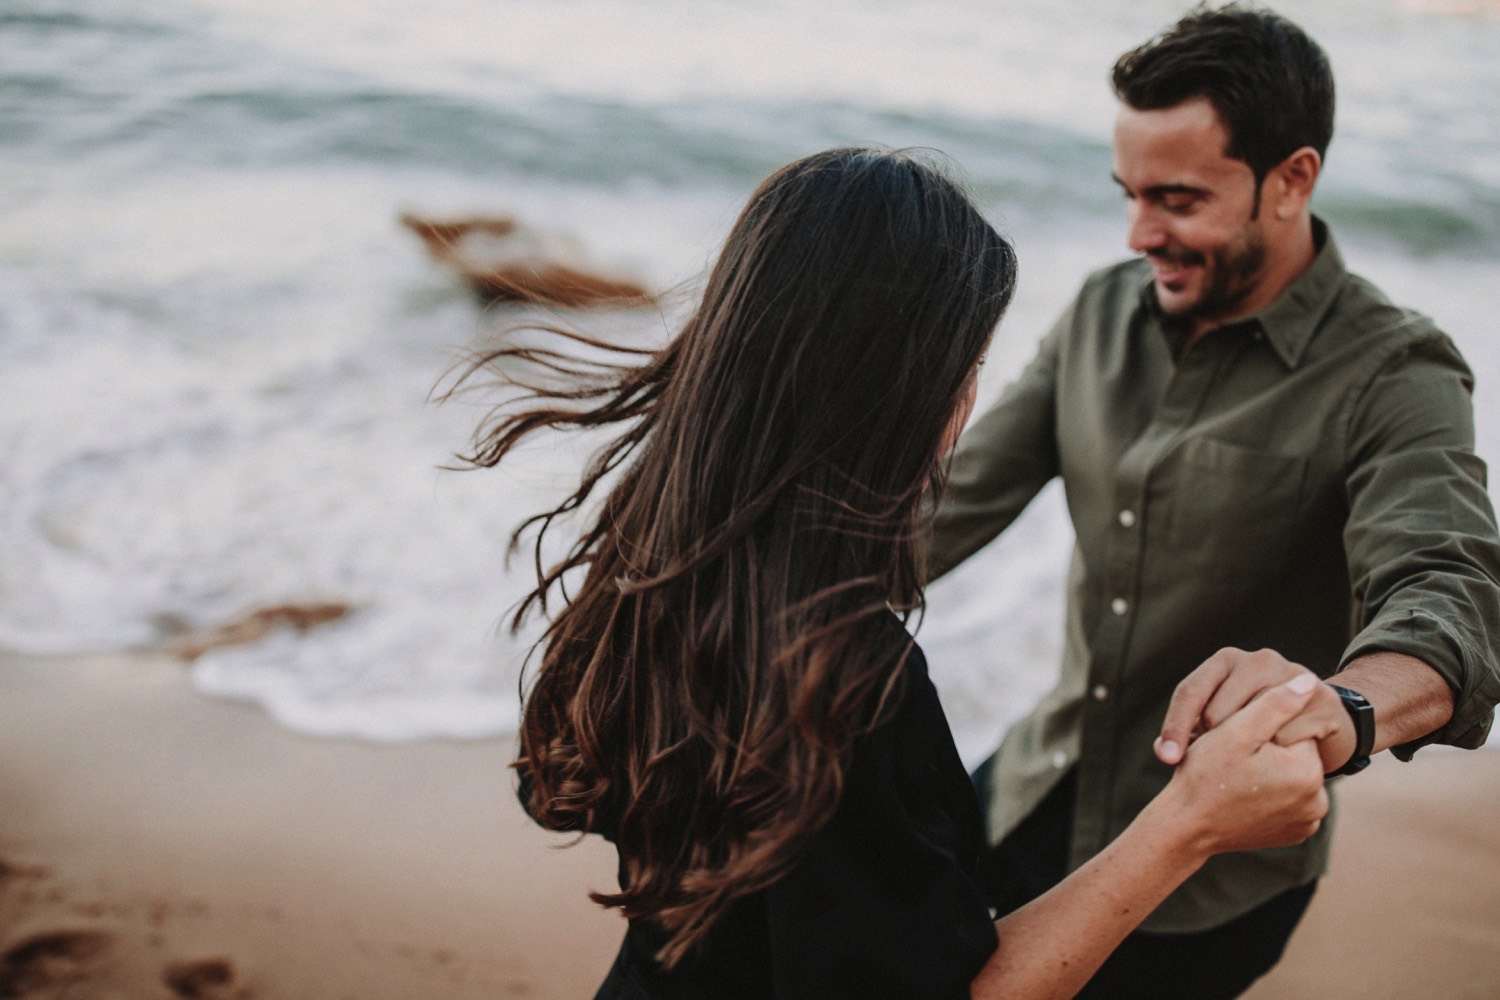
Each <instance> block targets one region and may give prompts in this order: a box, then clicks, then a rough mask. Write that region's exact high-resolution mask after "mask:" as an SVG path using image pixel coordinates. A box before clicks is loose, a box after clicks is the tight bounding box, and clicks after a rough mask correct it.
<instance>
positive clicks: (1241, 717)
mask: <svg viewBox="0 0 1500 1000" xmlns="http://www.w3.org/2000/svg"><path fill="white" fill-rule="evenodd" d="M1316 684H1317V678H1316V677H1314V676H1312V675H1311V674H1307V675H1305V676H1299V677H1297V678H1294V679H1293V680H1292V681H1289V682H1287V683H1286V684H1282V685H1278V686H1277V687H1274V688H1270V689H1268V690H1267V691H1265V692H1264V693H1263V694H1261V695H1260V697H1258V698H1256V699H1255V700H1254V701H1253V702H1251V703H1250V704H1249V705H1247V706H1246V707H1245V708H1244V709H1243V710H1241V711H1240V712H1239V713H1237V714H1236V715H1235V716H1233V717H1231V718H1230V719H1229V720H1228V721H1226V722H1225V723H1224V724H1223V725H1222V726H1220V727H1219V728H1218V729H1215V730H1214V731H1212V732H1210V733H1208V734H1206V735H1204V736H1203V737H1201V738H1200V739H1199V740H1198V741H1197V742H1195V743H1194V744H1193V746H1192V747H1191V748H1190V750H1189V752H1188V755H1187V756H1186V758H1184V760H1183V763H1182V764H1181V766H1179V767H1178V769H1177V772H1176V773H1175V774H1174V775H1173V777H1172V781H1171V783H1170V784H1168V785H1167V787H1166V788H1165V789H1163V790H1162V792H1161V794H1160V795H1158V796H1157V797H1156V798H1155V799H1153V800H1152V801H1151V803H1150V804H1149V805H1148V806H1147V807H1146V808H1145V809H1144V810H1142V811H1141V814H1140V815H1139V816H1137V817H1136V819H1135V822H1133V823H1131V824H1130V826H1129V827H1127V828H1126V829H1125V832H1124V833H1122V834H1120V836H1119V837H1118V838H1116V839H1115V841H1114V842H1113V843H1111V844H1110V845H1109V846H1108V847H1106V848H1105V849H1104V850H1103V851H1102V852H1100V853H1099V854H1098V855H1096V856H1095V857H1094V858H1093V859H1092V860H1090V861H1089V862H1088V863H1087V864H1086V865H1084V866H1083V867H1082V868H1080V869H1078V870H1077V871H1076V872H1074V873H1073V874H1072V875H1070V876H1068V877H1067V878H1066V879H1064V880H1063V881H1062V883H1060V884H1059V885H1057V886H1055V887H1054V888H1053V889H1052V890H1051V891H1049V892H1047V893H1046V894H1045V895H1043V896H1040V897H1038V898H1037V899H1035V900H1033V901H1032V902H1030V903H1028V904H1027V905H1025V906H1023V907H1021V908H1020V909H1018V910H1016V911H1015V912H1014V913H1011V914H1008V915H1007V916H1005V917H1004V918H1003V919H1001V920H1000V921H999V922H998V924H997V925H996V927H997V929H998V931H999V933H1000V947H999V948H998V949H997V950H996V951H995V954H994V955H993V956H992V957H991V958H990V960H989V962H988V963H986V965H985V967H984V968H983V969H982V970H980V973H979V975H978V977H977V978H975V980H974V983H973V986H972V988H971V989H972V996H973V998H974V1000H1001V998H1005V1000H1018V998H1019V1000H1044V998H1052V997H1058V998H1065V997H1071V996H1073V995H1074V994H1076V993H1077V992H1078V991H1079V990H1080V989H1082V988H1083V986H1084V984H1085V983H1087V982H1088V980H1089V978H1090V977H1091V976H1093V974H1094V972H1095V971H1097V970H1098V968H1099V966H1100V965H1101V964H1103V962H1104V960H1105V959H1106V958H1108V957H1109V954H1110V952H1112V951H1114V949H1115V948H1116V946H1118V945H1119V943H1120V942H1121V941H1122V940H1124V938H1125V936H1126V935H1127V934H1129V933H1130V932H1131V931H1133V930H1134V929H1135V928H1136V927H1137V926H1138V925H1139V924H1140V922H1141V921H1142V920H1144V919H1145V918H1146V915H1147V914H1148V913H1150V912H1151V911H1152V910H1153V909H1155V908H1156V906H1157V904H1159V903H1160V902H1161V901H1162V900H1163V899H1165V898H1166V897H1167V896H1168V895H1169V894H1170V893H1171V892H1172V890H1174V889H1176V888H1177V887H1178V886H1179V885H1181V884H1182V883H1183V881H1185V880H1186V879H1187V878H1188V876H1190V875H1192V874H1193V873H1194V872H1196V871H1197V870H1198V869H1199V868H1200V867H1201V866H1202V865H1203V863H1204V862H1205V861H1207V860H1208V859H1209V858H1210V857H1212V856H1213V855H1215V854H1220V853H1223V852H1225V851H1244V850H1254V849H1257V848H1263V847H1280V846H1286V845H1289V844H1296V843H1301V842H1302V841H1304V840H1306V839H1307V838H1308V837H1310V836H1311V835H1312V834H1313V833H1314V832H1315V831H1316V830H1317V829H1318V826H1319V824H1320V823H1321V822H1322V819H1323V816H1324V815H1325V814H1326V813H1327V812H1328V795H1327V793H1326V792H1325V791H1324V790H1323V768H1322V764H1321V762H1320V760H1319V757H1318V751H1317V744H1316V743H1315V742H1314V741H1312V740H1307V741H1304V742H1301V743H1298V744H1295V745H1293V746H1289V747H1281V746H1277V745H1276V744H1275V743H1272V742H1270V740H1271V738H1272V737H1273V736H1274V735H1275V734H1276V732H1277V730H1279V729H1280V728H1281V727H1282V725H1283V724H1285V723H1286V722H1287V721H1288V720H1289V719H1291V718H1292V717H1293V716H1295V715H1296V714H1297V713H1298V712H1299V711H1301V709H1302V706H1303V705H1304V704H1306V702H1307V700H1308V699H1309V697H1311V695H1312V691H1313V689H1314V687H1315V686H1316ZM1210 741H1212V742H1210Z"/></svg>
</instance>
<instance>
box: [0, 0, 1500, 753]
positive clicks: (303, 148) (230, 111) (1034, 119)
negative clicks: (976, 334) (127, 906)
mask: <svg viewBox="0 0 1500 1000" xmlns="http://www.w3.org/2000/svg"><path fill="white" fill-rule="evenodd" d="M1427 6H1429V7H1431V6H1433V5H1427ZM1459 6H1462V5H1459ZM1474 6H1475V7H1476V9H1477V10H1479V11H1480V13H1479V14H1477V15H1475V16H1464V15H1461V14H1449V13H1432V12H1423V11H1422V10H1420V9H1418V8H1417V7H1414V6H1412V5H1406V6H1403V5H1401V4H1398V3H1395V2H1393V0H1363V2H1361V0H1326V2H1321V3H1304V4H1298V5H1295V6H1293V5H1288V6H1287V7H1286V8H1285V9H1286V10H1287V12H1288V13H1290V14H1292V15H1293V16H1294V17H1297V18H1298V19H1299V20H1300V21H1301V22H1302V23H1303V24H1304V25H1305V26H1306V27H1308V28H1309V30H1311V31H1312V32H1313V34H1314V35H1315V36H1317V37H1318V38H1319V39H1320V41H1321V42H1322V43H1323V44H1324V46H1325V47H1326V48H1327V49H1328V51H1329V53H1330V55H1331V56H1332V58H1333V61H1334V65H1335V69H1336V72H1337V74H1338V80H1339V86H1340V111H1339V126H1338V134H1337V136H1336V138H1335V141H1334V146H1333V148H1332V150H1331V152H1330V157H1329V161H1328V168H1327V172H1326V173H1325V175H1324V179H1323V182H1322V184H1321V186H1320V192H1319V195H1318V198H1317V203H1316V204H1317V207H1318V210H1319V211H1320V212H1321V213H1322V214H1324V215H1325V216H1326V217H1327V218H1328V219H1329V220H1330V221H1331V222H1332V223H1333V224H1334V226H1335V228H1336V231H1337V233H1338V234H1339V238H1340V241H1341V244H1342V246H1343V248H1344V251H1345V255H1346V257H1348V258H1349V260H1350V262H1351V266H1352V267H1353V268H1354V269H1355V270H1357V271H1360V272H1362V273H1365V274H1366V275H1367V276H1369V277H1371V278H1373V279H1375V280H1376V281H1377V282H1379V283H1381V284H1382V285H1383V286H1384V287H1385V288H1386V290H1387V291H1388V292H1389V293H1390V294H1391V295H1392V296H1393V297H1394V298H1396V299H1398V300H1400V301H1403V302H1406V303H1409V304H1412V305H1415V306H1417V307H1419V308H1422V309H1423V310H1424V311H1427V312H1429V313H1430V314H1431V315H1433V316H1434V317H1435V318H1436V319H1437V320H1438V321H1439V322H1440V323H1441V324H1442V325H1443V326H1444V327H1445V328H1446V329H1447V330H1448V331H1449V332H1450V333H1451V334H1452V335H1453V336H1454V337H1455V339H1456V340H1457V341H1458V342H1459V344H1460V346H1461V347H1462V348H1463V349H1464V350H1465V352H1466V354H1467V355H1468V357H1469V359H1470V361H1471V362H1472V364H1473V366H1474V368H1475V370H1476V372H1477V374H1478V378H1479V390H1478V394H1477V397H1476V401H1477V406H1478V410H1479V420H1480V431H1479V434H1480V451H1481V453H1482V454H1483V455H1484V456H1485V457H1486V458H1487V459H1488V460H1489V461H1491V462H1492V463H1493V462H1494V461H1495V460H1496V459H1497V458H1500V437H1497V432H1500V409H1497V405H1500V404H1497V403H1496V399H1497V398H1500V346H1497V345H1496V343H1495V340H1494V337H1493V332H1492V328H1493V325H1494V323H1493V316H1494V310H1493V308H1492V306H1491V299H1492V295H1493V289H1494V288H1495V287H1496V285H1497V283H1500V282H1497V278H1500V130H1497V128H1496V125H1495V123H1496V122H1497V121H1500V18H1497V17H1495V16H1492V15H1490V14H1485V13H1483V11H1485V10H1493V8H1492V7H1485V6H1484V5H1482V4H1476V5H1474ZM1183 7H1184V5H1183V4H1181V3H1171V4H1169V3H1164V2H1160V0H1137V2H1131V3H1126V2H1124V0H1091V2H1059V0H1051V2H1043V0H1014V2H1009V3H1006V4H1004V5H995V4H988V3H981V2H979V0H950V2H945V3H941V4H939V3H927V2H921V0H832V2H828V3H823V4H816V5H813V4H800V3H793V2H791V0H762V2H757V3H747V2H723V0H707V2H705V0H692V2H689V0H644V2H641V3H633V4H625V3H615V2H607V0H574V2H568V3H556V2H542V0H429V2H427V3H424V4H400V5H376V4H367V3H360V2H355V0H341V2H336V0H327V2H324V3H319V4H307V3H302V2H297V3H292V2H289V0H256V2H250V0H156V2H150V3H147V2H145V0H72V2H43V0H9V2H8V3H6V4H5V5H4V7H3V9H0V179H3V183H0V462H3V467H4V472H3V475H0V646H3V647H5V648H9V649H14V650H20V651H27V652H70V651H85V650H115V649H127V648H133V647H139V646H149V645H151V644H153V643H156V642H159V641H161V640H162V639H163V638H165V637H168V636H170V635H171V634H173V633H174V631H176V630H179V629H181V628H184V627H189V628H201V627H210V626H213V625H215V624H218V623H220V622H223V621H226V620H229V619H231V618H233V617H235V616H237V615H239V614H242V613H244V612H246V611H249V610H252V609H254V608H257V607H263V606H267V605H275V604H283V603H287V602H296V601H311V600H332V601H342V602H347V603H350V604H352V605H353V606H354V607H355V609H356V610H355V612H354V613H353V614H351V615H350V616H349V617H348V618H346V619H344V620H343V621H341V622H338V623H336V624H333V625H329V626H325V627H322V628H320V629H316V630H314V631H311V632H309V633H307V634H298V633H275V634H273V635H271V636H269V637H267V638H266V639H264V640H262V641H260V642H256V643H252V644H249V645H245V646H240V647H233V648H225V649H221V650H217V651H215V652H212V653H210V654H208V655H206V656H204V657H203V658H202V659H200V660H199V661H198V662H197V663H196V664H195V666H194V667H193V673H194V678H195V680H196V682H197V683H198V684H199V686H200V687H201V688H202V689H203V690H204V691H206V692H208V693H210V694H213V695H219V696H225V697H234V698H244V699H249V700H251V701H254V702H256V703H259V704H261V705H264V706H265V708H266V710H267V711H268V712H270V713H271V715H272V716H274V717H275V718H276V719H277V720H278V721H279V722H281V723H282V724H284V725H286V726H289V727H292V728H296V729H299V730H303V731H307V732H312V733H319V734H327V735H347V736H358V737H364V738H369V739H375V740H400V739H413V738H422V737H433V736H446V737H456V738H469V737H478V736H485V735H493V734H496V733H503V732H506V731H508V730H510V729H511V728H512V727H513V726H514V720H515V713H516V709H517V698H516V691H517V678H518V671H519V670H520V668H521V664H522V663H523V661H524V659H525V656H526V651H527V648H528V646H529V642H530V637H529V636H526V635H523V636H521V637H511V636H509V635H507V634H505V633H504V632H503V630H502V629H500V627H499V626H500V623H501V621H502V618H503V615H504V612H505V609H506V608H507V607H508V606H509V605H511V604H512V603H513V602H514V601H515V600H516V599H517V598H518V597H520V596H521V595H522V594H523V593H524V592H525V590H526V584H527V580H528V575H527V567H526V565H525V561H524V560H518V561H517V562H516V563H515V564H514V565H512V566H509V567H507V565H506V560H505V543H506V539H507V536H508V534H509V531H510V529H511V528H512V527H513V526H514V525H515V524H516V523H517V522H518V521H519V520H520V519H521V518H522V517H524V516H525V515H526V514H528V513H531V512H534V511H536V510H539V509H541V508H542V507H543V506H544V505H545V504H546V503H547V501H548V500H549V498H554V497H556V496H558V495H559V490H561V489H562V488H564V487H565V486H566V485H567V484H568V482H569V479H570V477H571V476H574V475H576V473H577V471H578V468H579V466H580V463H581V462H582V460H583V456H584V455H585V454H586V453H587V450H588V446H589V444H590V442H588V441H564V440H550V441H542V442H538V443H536V444H534V445H533V446H531V447H529V448H528V449H527V450H526V452H525V454H524V455H523V456H521V457H520V459H519V460H518V461H516V462H514V463H513V464H512V465H511V466H510V467H509V468H506V469H502V470H496V471H492V472H482V473H474V472H471V473H458V472H450V471H443V470H442V469H441V468H440V466H442V465H443V464H444V463H445V462H447V461H448V459H449V456H451V455H452V453H453V452H455V451H456V450H459V449H462V448H463V447H464V445H465V443H466V441H467V438H468V435H469V433H470V432H471V431H472V429H473V426H474V424H475V422H476V421H477V420H478V419H479V417H480V416H481V415H482V413H483V404H482V401H481V400H477V399H475V400H466V401H462V402H460V403H456V404H450V405H447V406H441V407H439V406H434V405H432V404H430V403H429V402H428V396H429V393H430V392H431V390H432V388H433V387H434V385H435V384H438V383H440V382H441V380H442V379H443V377H444V374H445V373H446V372H448V371H449V370H450V369H451V366H452V365H453V364H454V363H455V361H456V360H457V359H458V358H459V356H460V354H461V352H462V351H463V350H465V349H466V348H471V347H473V346H474V345H475V344H477V343H481V342H483V341H484V340H485V339H486V338H489V337H493V336H495V335H496V333H497V331H500V330H503V329H504V328H505V327H506V326H507V325H509V324H511V323H514V322H516V321H517V320H519V319H521V318H522V316H521V315H520V314H518V313H517V312H515V311H511V310H503V309H500V310H491V311H489V312H481V311H480V310H479V309H477V308H476V307H475V305H474V304H473V303H472V302H471V301H470V300H469V299H468V297H467V296H466V295H465V294H464V293H463V292H462V291H461V290H460V289H459V288H458V287H457V286H456V285H455V284H454V282H453V281H452V280H451V279H450V278H449V277H448V276H447V275H445V274H444V273H442V272H441V271H440V270H439V269H438V268H437V267H436V266H435V265H433V264H432V263H431V262H430V261H429V260H428V259H427V258H426V257H425V255H424V253H423V252H422V249H421V247H420V245H419V244H418V243H417V242H416V241H415V240H414V239H413V238H412V237H411V236H410V234H408V233H406V232H405V231H404V230H402V229H401V228H400V227H399V226H398V225H397V224H396V218H397V216H398V215H399V213H400V212H402V211H408V210H409V211H417V212H424V213H429V214H435V215H453V214H463V213H468V212H479V213H490V214H495V213H500V214H513V215H515V216H518V217H519V218H521V219H523V220H525V221H527V222H528V223H530V224H532V225H535V226H538V227H540V228H542V229H545V230H547V231H550V232H556V233H560V234H569V235H571V236H572V237H574V238H576V239H577V240H579V241H580V242H581V243H583V244H584V245H585V246H586V247H587V248H588V250H589V252H590V253H591V254H592V255H593V256H594V257H595V258H597V259H598V260H600V261H601V262H604V263H606V264H608V265H610V266H612V267H617V268H623V269H626V270H629V271H632V272H634V273H636V274H638V275H639V276H641V277H642V278H643V279H644V280H646V281H648V282H650V283H651V284H653V285H655V286H657V287H669V286H676V285H678V284H679V283H683V282H688V283H690V282H691V281H692V279H693V278H694V277H695V276H696V275H698V274H700V273H701V272H702V270H703V268H704V267H705V266H706V264H707V263H708V261H709V260H711V258H712V255H713V253H714V251H715V247H716V245H717V242H718V240H720V239H721V238H722V236H723V234H724V232H725V231H726V230H727V227H728V225H729V223H730V221H731V220H732V219H733V217H734V215H735V213H736V212H737V210H738V208H739V206H740V205H741V203H742V202H743V200H744V198H745V197H746V195H747V194H748V193H749V191H750V190H751V189H752V188H753V187H754V185H755V184H756V183H757V182H758V181H759V179H760V178H761V177H763V176H764V175H765V174H766V173H768V172H769V171H770V170H772V169H774V168H775V167H777V166H779V165H781V164H782V163H785V162H787V161H789V160H791V159H793V158H795V157H797V156H799V155H802V154H805V153H808V152H811V151H813V150H816V149H819V148H823V147H826V146H830V145H835V144H841V143H850V142H879V143H884V144H888V145H893V146H905V145H921V146H930V147H935V148H938V149H941V150H943V151H945V152H946V153H948V154H949V155H950V156H952V157H953V159H954V161H955V162H956V164H957V165H958V167H959V168H960V170H961V172H962V173H963V175H964V176H965V177H966V178H967V179H968V181H969V183H970V184H971V186H972V188H973V190H974V191H975V193H976V195H977V197H978V198H979V199H980V201H981V202H982V203H983V205H984V206H985V208H986V210H987V211H988V212H989V213H990V214H991V216H992V217H993V218H995V219H996V220H997V221H998V222H999V223H1000V224H1001V225H1002V226H1003V227H1004V228H1005V229H1006V230H1007V231H1008V232H1009V233H1010V234H1011V235H1012V236H1013V238H1014V239H1015V241H1016V242H1017V244H1018V246H1019V248H1020V251H1021V254H1022V262H1023V280H1022V285H1021V288H1020V291H1019V293H1018V298H1017V301H1016V303H1015V305H1014V306H1013V308H1012V310H1011V312H1010V314H1009V316H1008V317H1007V319H1006V321H1005V323H1004V324H1003V326H1002V330H1001V334H1000V337H999V340H998V342H997V346H996V349H995V351H994V352H993V354H992V358H993V360H992V363H991V364H990V365H989V366H988V367H987V369H986V376H985V384H984V386H983V391H984V393H985V394H986V395H987V396H991V395H993V393H994V392H996V391H998V388H999V387H1000V386H1001V385H1002V384H1003V383H1004V381H1005V380H1006V379H1007V378H1008V377H1009V376H1011V375H1012V374H1014V372H1015V371H1016V370H1017V369H1018V368H1019V366H1020V365H1021V364H1022V363H1024V361H1025V359H1026V358H1027V356H1028V355H1029V353H1030V351H1031V349H1032V347H1033V345H1034V343H1035V340H1036V339H1037V337H1039V336H1040V335H1041V333H1042V332H1044V330H1045V329H1046V326H1047V325H1048V324H1049V323H1050V321H1051V319H1052V318H1053V316H1055V314H1056V313H1057V312H1058V311H1059V310H1060V309H1061V308H1062V306H1063V305H1064V304H1065V303H1066V301H1067V299H1068V297H1069V295H1070V293H1071V291H1072V289H1073V288H1074V287H1075V286H1076V284H1077V282H1078V280H1079V278H1080V277H1081V276H1082V275H1083V274H1084V273H1086V272H1087V271H1088V270H1089V269H1091V268H1093V267H1095V266H1098V265H1100V264H1103V263H1107V262H1109V261H1111V260H1114V259H1117V258H1118V257H1120V256H1122V255H1123V254H1124V253H1125V250H1124V246H1123V239H1124V235H1123V233H1124V227H1123V211H1122V206H1121V202H1120V199H1119V196H1118V194H1117V193H1116V192H1115V190H1114V186H1113V185H1112V184H1111V182H1110V181H1109V178H1108V174H1109V129H1110V124H1111V120H1112V116H1113V103H1112V99H1111V97H1110V95H1109V92H1108V88H1107V84H1106V72H1107V68H1108V66H1109V64H1110V62H1111V61H1112V60H1113V58H1114V57H1115V56H1116V55H1117V54H1118V53H1119V52H1120V51H1122V50H1123V49H1125V48H1127V47H1129V46H1131V45H1133V44H1135V43H1137V42H1138V41H1140V40H1142V39H1144V38H1145V37H1147V36H1149V35H1150V34H1151V33H1153V32H1154V31H1155V30H1157V29H1158V28H1160V27H1161V26H1163V25H1165V24H1166V23H1169V22H1170V21H1171V20H1173V19H1174V18H1175V17H1176V16H1177V15H1178V14H1179V13H1180V12H1181V10H1182V9H1183ZM672 320H673V313H672V311H671V310H667V311H666V312H665V313H651V312H637V313H631V314H613V315H599V316H595V317H591V318H588V319H580V320H577V323H578V324H579V325H582V326H584V328H586V329H591V330H595V331H598V332H601V333H606V334H610V335H629V336H644V337H647V338H650V337H661V336H664V335H665V334H666V332H667V331H668V330H669V329H670V327H671V323H672ZM1069 545H1070V537H1069V529H1068V527H1067V523H1066V519H1065V517H1064V516H1063V513H1062V509H1061V504H1060V502H1059V499H1058V496H1057V494H1056V491H1055V490H1054V491H1049V492H1048V493H1047V494H1044V495H1043V497H1042V498H1040V499H1039V500H1038V502H1037V503H1036V504H1035V505H1034V506H1033V509H1032V510H1030V511H1028V513H1027V514H1026V515H1025V517H1024V518H1023V519H1022V521H1021V523H1019V524H1018V525H1017V526H1016V527H1015V528H1014V529H1013V530H1012V531H1011V532H1009V533H1008V534H1007V536H1006V537H1005V538H1003V539H1002V540H1001V541H1000V542H999V543H997V544H996V545H994V546H992V547H991V548H990V549H988V550H986V551H985V552H984V553H983V554H982V555H981V556H980V557H977V558H976V559H974V560H972V561H971V562H970V564H968V565H966V566H965V567H963V568H962V569H961V570H960V571H958V572H957V573H955V574H954V575H953V576H952V577H951V578H950V579H947V580H944V581H943V582H942V583H940V584H939V585H937V586H935V587H934V588H933V589H932V591H931V594H930V600H931V609H930V611H929V613H928V615H927V617H926V620H925V622H924V624H923V628H922V632H921V636H922V639H923V642H924V645H925V646H926V648H927V649H928V652H929V656H930V658H931V660H932V662H933V665H934V672H935V674H936V676H937V678H938V680H939V683H940V686H941V687H942V689H943V692H944V696H945V699H946V702H947V705H948V708H949V711H950V714H951V716H952V718H953V721H954V723H955V728H956V730H957V732H958V735H959V738H960V743H961V746H962V748H963V749H964V751H965V753H966V754H967V755H969V756H970V757H973V756H975V755H976V754H978V753H980V752H982V750H983V749H984V748H985V747H986V746H987V745H988V744H990V743H991V742H993V740H994V739H995V738H996V737H997V735H998V733H999V732H1000V731H1001V730H1002V729H1003V727H1004V726H1005V725H1006V724H1007V723H1008V722H1009V721H1010V720H1011V719H1013V718H1015V717H1016V716H1017V715H1019V714H1020V713H1022V712H1024V711H1025V710H1026V708H1027V707H1028V706H1029V705H1030V704H1031V703H1032V701H1033V700H1034V699H1035V698H1036V697H1037V696H1038V695H1039V694H1040V693H1041V692H1042V691H1043V690H1045V689H1046V688H1047V687H1048V686H1050V683H1051V679H1052V677H1053V673H1054V668H1055V662H1056V657H1057V650H1058V644H1059V632H1060V622H1061V600H1062V576H1063V569H1064V565H1065V561H1066V554H1067V550H1068V547H1069Z"/></svg>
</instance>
